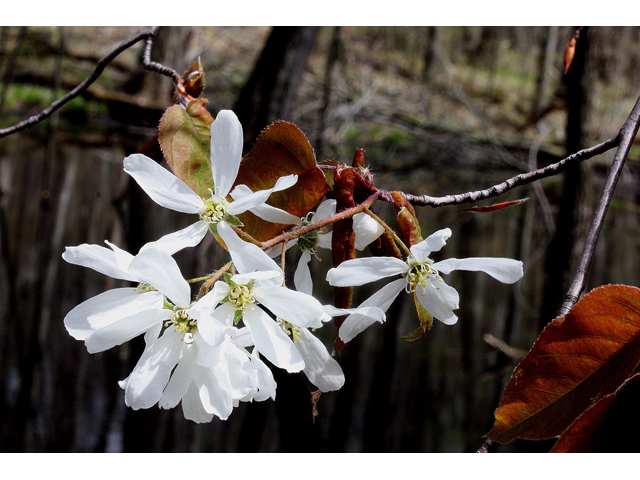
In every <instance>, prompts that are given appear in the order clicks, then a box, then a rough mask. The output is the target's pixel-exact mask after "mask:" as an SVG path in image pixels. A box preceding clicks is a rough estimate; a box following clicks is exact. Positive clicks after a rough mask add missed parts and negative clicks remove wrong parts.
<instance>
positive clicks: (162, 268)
mask: <svg viewBox="0 0 640 480" xmlns="http://www.w3.org/2000/svg"><path fill="white" fill-rule="evenodd" d="M129 271H130V272H131V273H133V274H134V275H136V276H137V277H138V278H140V279H141V280H143V281H145V282H146V283H148V284H149V285H151V286H152V287H153V288H155V289H156V290H158V291H160V292H162V293H164V294H165V295H166V296H167V297H168V298H169V299H170V300H171V301H172V302H173V303H174V304H175V305H176V306H178V307H182V308H186V307H188V306H189V305H190V304H191V287H190V286H189V284H188V283H187V281H186V280H185V279H184V277H183V276H182V274H181V273H180V268H179V267H178V264H177V263H176V261H175V260H174V259H173V257H172V256H171V255H169V254H168V253H165V252H163V251H161V250H155V249H153V248H151V249H148V250H145V251H144V252H141V253H139V254H138V255H136V256H135V258H134V259H133V260H132V261H131V265H129Z"/></svg>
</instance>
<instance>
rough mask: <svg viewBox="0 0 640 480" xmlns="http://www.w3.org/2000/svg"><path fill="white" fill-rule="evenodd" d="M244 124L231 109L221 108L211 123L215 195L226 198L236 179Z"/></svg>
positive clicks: (212, 171)
mask: <svg viewBox="0 0 640 480" xmlns="http://www.w3.org/2000/svg"><path fill="white" fill-rule="evenodd" d="M243 143H244V138H243V133H242V125H241V124H240V120H238V117H237V116H236V114H235V113H233V112H232V111H231V110H220V112H218V115H217V117H216V119H215V121H214V122H213V123H212V124H211V175H212V177H213V184H214V185H215V189H216V190H215V195H216V196H218V197H220V198H225V197H226V196H227V195H228V194H229V191H230V190H231V187H232V186H233V182H235V181H236V177H237V176H238V170H239V168H240V160H242V145H243Z"/></svg>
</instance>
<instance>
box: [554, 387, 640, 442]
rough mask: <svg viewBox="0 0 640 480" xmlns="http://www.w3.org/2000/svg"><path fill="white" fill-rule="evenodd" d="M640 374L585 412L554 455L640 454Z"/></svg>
mask: <svg viewBox="0 0 640 480" xmlns="http://www.w3.org/2000/svg"><path fill="white" fill-rule="evenodd" d="M639 400H640V374H636V375H634V376H632V377H631V378H629V379H627V380H626V381H625V382H624V383H623V384H622V385H621V386H620V388H618V390H616V391H615V392H614V393H612V394H609V395H606V396H605V397H604V398H602V399H600V401H598V403H596V404H595V405H593V406H592V407H591V408H589V409H588V410H587V411H585V412H584V413H583V414H582V415H580V417H579V418H578V419H577V420H576V421H575V422H573V423H572V424H571V426H570V427H569V428H568V429H567V430H565V432H564V433H563V434H562V435H561V436H560V438H559V439H558V441H557V442H556V444H555V445H554V446H553V448H552V449H551V452H553V453H568V452H582V453H587V452H588V453H597V452H602V453H607V452H608V453H616V452H618V453H620V452H628V453H631V452H633V453H635V452H638V451H640V435H638V432H639V431H640V409H638V401H639Z"/></svg>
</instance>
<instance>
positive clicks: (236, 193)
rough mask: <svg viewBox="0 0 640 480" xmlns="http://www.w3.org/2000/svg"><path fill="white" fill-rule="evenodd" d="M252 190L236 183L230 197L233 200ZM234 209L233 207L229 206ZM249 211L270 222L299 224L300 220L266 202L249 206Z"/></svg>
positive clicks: (244, 195)
mask: <svg viewBox="0 0 640 480" xmlns="http://www.w3.org/2000/svg"><path fill="white" fill-rule="evenodd" d="M252 193H253V192H252V191H251V189H250V188H249V187H247V186H246V185H238V186H237V187H236V188H234V189H233V191H232V192H231V197H232V198H233V199H234V200H239V199H241V198H243V197H246V196H247V195H251V194H252ZM234 203H235V202H234ZM231 209H232V210H234V207H232V208H231ZM251 213H253V214H254V215H256V216H258V217H260V218H261V219H263V220H265V221H267V222H271V223H281V224H284V225H300V224H301V223H302V221H301V220H300V219H299V218H298V217H296V216H295V215H291V214H290V213H289V212H286V211H284V210H281V209H279V208H276V207H272V206H271V205H267V204H266V203H262V204H259V205H258V206H256V207H252V208H251Z"/></svg>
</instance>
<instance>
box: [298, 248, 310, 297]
mask: <svg viewBox="0 0 640 480" xmlns="http://www.w3.org/2000/svg"><path fill="white" fill-rule="evenodd" d="M310 261H311V252H310V251H309V250H303V251H302V255H300V260H298V266H297V268H296V271H295V273H294V274H293V284H294V285H295V286H296V290H297V291H299V292H302V293H306V294H307V295H312V294H313V280H311V271H310V270H309V262H310Z"/></svg>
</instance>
